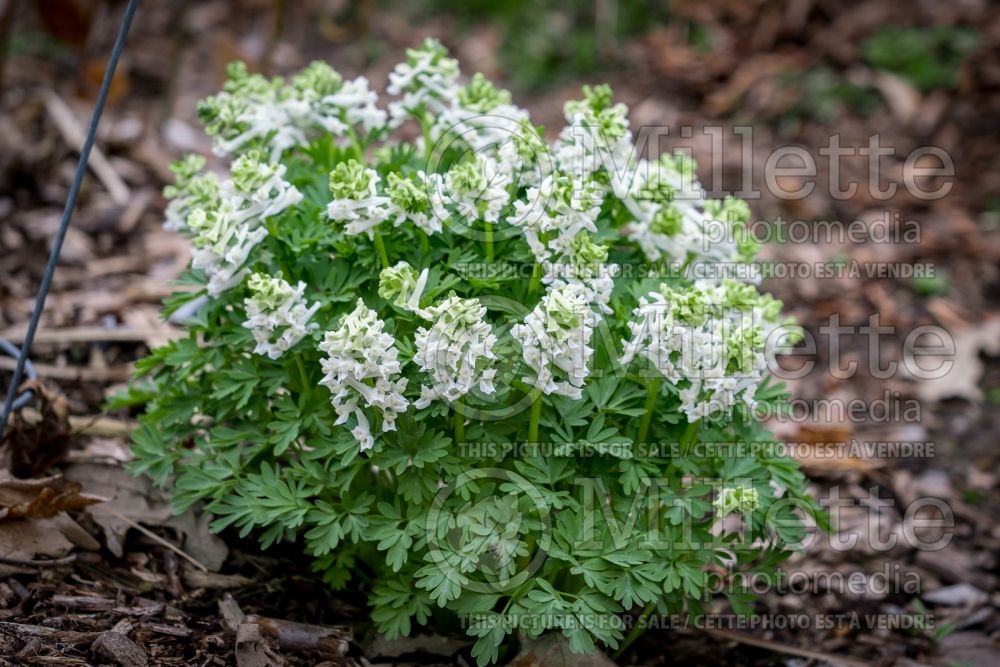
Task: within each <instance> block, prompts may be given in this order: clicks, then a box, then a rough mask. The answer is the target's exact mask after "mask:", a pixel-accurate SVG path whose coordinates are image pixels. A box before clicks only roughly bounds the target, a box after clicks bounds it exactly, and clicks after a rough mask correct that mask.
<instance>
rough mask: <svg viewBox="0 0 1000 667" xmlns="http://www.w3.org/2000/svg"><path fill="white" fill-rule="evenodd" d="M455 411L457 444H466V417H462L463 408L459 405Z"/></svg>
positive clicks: (456, 405)
mask: <svg viewBox="0 0 1000 667" xmlns="http://www.w3.org/2000/svg"><path fill="white" fill-rule="evenodd" d="M454 410H455V444H456V445H457V444H460V443H463V442H465V416H464V415H462V410H461V406H460V405H458V404H457V403H456V404H455V407H454Z"/></svg>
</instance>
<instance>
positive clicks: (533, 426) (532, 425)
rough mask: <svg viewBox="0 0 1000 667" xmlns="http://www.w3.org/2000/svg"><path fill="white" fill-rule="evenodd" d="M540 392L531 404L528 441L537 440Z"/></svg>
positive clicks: (540, 403)
mask: <svg viewBox="0 0 1000 667" xmlns="http://www.w3.org/2000/svg"><path fill="white" fill-rule="evenodd" d="M542 396H543V394H542V392H538V397H537V398H536V399H535V402H534V403H532V404H531V420H530V421H529V422H528V442H538V421H539V420H540V419H541V418H542Z"/></svg>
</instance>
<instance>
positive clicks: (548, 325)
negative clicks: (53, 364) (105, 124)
mask: <svg viewBox="0 0 1000 667" xmlns="http://www.w3.org/2000/svg"><path fill="white" fill-rule="evenodd" d="M389 93H390V94H391V95H395V96H397V97H396V99H395V100H393V101H392V102H390V103H389V105H388V111H383V110H382V109H381V108H380V107H379V106H378V103H377V99H376V95H375V93H374V92H372V91H371V90H370V89H369V86H368V83H367V81H365V80H364V79H363V78H357V79H354V80H353V81H345V80H344V79H343V77H341V76H340V75H339V74H338V73H336V72H335V71H333V70H332V69H331V68H330V67H328V66H327V65H325V64H322V63H314V64H312V65H310V66H309V67H308V68H306V69H305V70H304V71H303V72H301V73H299V74H298V75H296V76H294V77H293V78H292V79H291V80H290V81H287V82H286V81H283V80H281V79H266V78H264V77H261V76H259V75H256V74H251V73H249V72H248V71H247V70H246V68H245V67H243V66H242V65H239V64H238V65H234V66H232V67H231V68H230V70H229V80H228V81H227V83H226V85H225V87H224V90H223V92H221V93H219V94H218V95H216V96H214V97H211V98H209V99H207V100H205V101H204V102H203V103H202V104H201V105H200V106H199V114H200V116H201V118H202V119H203V120H204V122H205V124H206V131H207V132H208V134H209V135H211V137H212V139H213V141H214V146H215V150H216V153H217V154H218V155H219V156H222V157H225V158H227V159H228V165H229V167H228V173H227V172H226V171H225V170H224V171H223V172H221V173H218V174H217V173H216V172H214V171H205V170H204V166H205V160H204V159H203V158H199V157H188V158H185V159H184V160H182V161H180V162H179V163H177V164H176V165H175V167H174V171H175V174H176V176H177V179H176V183H175V184H174V185H172V186H170V187H169V188H168V189H167V191H166V195H167V197H168V199H169V200H170V203H169V206H168V209H167V222H168V226H169V227H170V228H172V229H176V230H178V231H179V232H180V233H182V234H184V235H185V236H187V237H188V238H189V239H190V241H191V245H192V256H193V258H192V264H191V268H190V270H189V271H188V272H187V273H186V274H185V276H184V278H183V280H182V283H183V285H184V288H185V289H183V290H181V291H179V292H178V293H176V294H175V295H174V296H173V297H172V298H171V299H170V300H169V301H168V303H167V307H166V313H167V314H168V315H176V316H180V313H181V312H184V313H186V318H187V319H186V325H187V329H186V331H187V333H186V334H185V335H184V336H183V337H181V338H180V339H178V340H175V341H173V342H171V343H169V344H167V345H165V346H163V347H160V348H158V349H156V350H154V351H153V352H152V353H151V354H150V356H149V357H148V358H147V359H145V360H143V361H142V362H140V363H139V365H138V366H139V372H140V375H142V376H144V377H146V378H148V381H147V382H146V383H145V384H143V383H137V384H136V385H135V386H133V388H132V389H131V392H130V394H129V396H128V397H127V398H124V399H122V400H121V401H119V404H120V405H123V404H128V403H129V402H132V403H145V404H146V407H145V413H144V414H143V416H142V417H141V422H142V424H143V426H142V428H141V429H139V430H138V431H137V433H136V435H135V443H134V452H135V455H136V460H135V464H134V469H135V470H136V471H140V472H147V473H149V474H150V475H152V476H153V478H154V479H155V480H156V481H157V482H158V483H160V484H169V485H172V488H173V492H174V498H175V503H176V506H177V508H178V509H184V508H186V507H188V506H190V505H192V504H193V503H196V502H200V501H204V502H205V503H206V504H207V507H208V509H209V510H210V511H211V512H212V513H214V514H215V516H216V517H217V518H216V520H215V523H214V524H213V527H214V528H215V529H216V530H222V529H224V528H226V527H228V526H233V527H235V528H236V529H238V530H239V531H240V533H241V534H242V535H247V534H250V533H251V532H253V533H255V534H257V535H258V536H259V538H260V540H261V543H262V544H263V545H264V546H265V547H266V546H268V545H271V544H273V543H275V542H278V541H282V540H286V541H287V540H297V541H299V542H301V543H302V544H303V545H304V547H305V549H306V551H307V552H308V553H309V554H310V556H312V557H313V558H314V559H315V567H316V569H317V570H318V571H320V572H322V573H323V575H324V577H325V578H326V580H327V581H328V582H329V583H330V584H331V585H332V586H335V587H344V586H348V585H351V586H356V587H358V588H359V589H361V590H364V591H365V592H367V594H368V596H369V599H370V602H371V604H372V608H373V609H372V618H373V619H374V620H375V622H376V623H377V625H378V627H379V629H380V630H381V631H382V632H384V633H386V634H387V635H388V636H390V637H395V636H398V635H405V634H408V633H410V632H411V631H412V630H413V629H414V625H421V624H426V623H428V622H429V620H430V618H431V614H432V610H433V609H435V608H440V609H442V610H444V612H445V613H444V614H435V618H437V619H438V622H447V618H448V615H449V614H450V615H451V617H452V618H453V620H454V622H455V623H456V625H457V624H458V622H459V618H458V617H461V619H462V620H463V621H464V627H465V628H466V629H467V631H468V632H469V633H470V634H472V635H473V636H475V637H477V641H476V643H475V647H474V649H473V654H474V655H475V657H476V659H477V660H478V662H479V663H480V664H485V663H488V662H491V661H495V660H497V659H498V657H499V651H500V647H501V646H502V645H503V643H504V639H505V637H507V636H508V635H511V634H513V633H515V632H517V633H520V635H521V636H534V635H538V634H540V633H542V632H544V631H546V630H557V631H560V632H562V633H564V634H565V635H566V636H567V637H568V638H569V641H570V646H571V647H572V649H573V650H574V651H582V652H586V651H590V650H592V649H593V648H594V645H595V642H596V643H600V644H603V645H605V646H607V647H611V648H614V647H618V646H621V645H622V644H623V643H626V644H627V642H628V641H631V639H632V638H633V637H634V635H630V637H629V638H623V632H622V628H623V624H622V623H621V621H620V615H621V614H622V613H623V612H626V611H628V610H631V609H632V608H633V607H637V606H643V607H645V612H646V613H651V612H652V611H655V610H659V611H660V612H664V613H667V612H670V613H676V612H680V611H688V612H692V613H697V612H698V611H699V610H700V609H701V608H702V604H703V603H704V602H705V601H706V599H707V597H708V596H709V595H710V591H709V589H708V585H707V583H708V576H709V573H710V572H716V573H718V572H727V573H729V574H731V575H733V576H732V577H726V578H724V580H725V581H727V582H736V581H737V578H736V576H735V573H737V572H756V571H764V572H766V571H770V570H771V569H773V568H774V566H775V564H776V563H777V562H778V561H780V560H781V558H782V557H784V555H785V554H786V553H787V547H788V545H789V543H793V542H794V541H795V540H796V539H797V538H798V537H799V536H801V534H802V532H803V530H804V517H803V515H804V514H811V513H812V512H813V506H812V505H811V504H810V503H809V502H808V501H807V500H806V497H805V484H804V480H803V477H802V475H801V474H800V473H799V471H798V469H797V467H796V465H795V463H794V462H793V461H791V460H789V459H787V458H785V457H783V456H782V455H780V453H779V450H777V449H776V448H773V447H763V446H758V447H749V448H743V449H738V450H735V451H736V453H735V454H733V453H730V451H729V450H725V449H719V448H712V447H708V448H706V447H694V445H695V444H697V443H699V442H701V443H726V442H741V443H758V442H762V443H769V442H771V436H770V435H769V434H768V432H767V431H766V429H764V428H763V427H762V426H761V425H760V424H759V423H758V422H757V421H756V419H755V418H754V409H755V408H759V407H761V406H764V407H767V408H769V409H770V408H773V407H774V406H775V405H776V404H778V403H780V402H781V400H782V398H783V394H782V392H781V391H780V389H778V388H776V387H774V386H772V385H771V384H769V383H768V381H767V379H766V368H767V364H766V354H767V353H768V352H769V350H771V349H772V348H774V347H775V346H776V344H777V343H778V342H780V338H781V334H782V332H783V331H785V323H784V322H783V321H782V320H781V317H780V309H781V304H780V303H779V302H776V301H774V300H773V299H771V298H770V297H769V296H766V295H762V294H760V293H759V292H758V291H757V289H756V287H755V286H754V285H753V284H749V283H743V282H737V281H735V280H730V279H727V278H726V277H725V274H724V273H720V274H718V276H717V277H714V278H711V279H701V280H697V281H695V280H691V279H689V277H688V276H689V275H692V273H690V272H689V271H690V270H691V269H693V268H695V267H700V268H701V270H700V271H698V272H697V273H696V274H697V275H702V276H713V275H715V274H714V273H713V272H712V271H710V270H709V271H706V270H705V268H706V267H708V268H709V269H711V268H713V267H715V268H725V267H737V268H745V267H746V266H747V263H748V262H749V261H750V260H751V259H752V257H753V254H754V252H755V251H756V248H755V247H754V246H753V244H752V243H749V242H747V241H746V239H747V238H748V235H746V234H745V233H743V231H744V228H745V226H746V225H747V222H748V220H747V219H748V216H749V209H748V208H747V207H746V205H745V204H743V203H742V202H739V201H738V200H733V199H726V200H721V201H716V200H711V199H707V198H706V197H705V195H704V193H703V191H702V189H701V187H700V186H699V184H698V182H697V180H696V177H695V165H694V163H693V161H692V160H691V159H690V158H685V157H683V156H676V155H664V156H661V157H659V158H658V159H656V160H653V161H647V160H642V159H639V158H638V157H637V156H636V151H635V150H634V146H633V144H632V135H631V131H630V128H629V123H628V117H627V109H626V108H625V106H624V105H622V104H617V103H614V102H613V101H612V98H611V91H610V89H608V88H607V87H605V86H598V87H596V88H585V89H584V96H583V99H581V100H578V101H574V102H570V103H568V104H567V105H566V121H567V125H566V127H565V128H564V129H563V130H562V131H561V132H559V133H558V136H557V138H556V140H555V141H554V143H552V144H551V145H548V144H546V142H545V141H544V140H543V134H542V132H541V130H540V129H539V128H536V127H535V126H533V125H532V124H531V121H530V116H529V114H528V112H527V111H526V110H524V109H521V108H518V107H516V106H514V105H513V104H512V103H511V96H510V94H509V93H507V92H506V91H502V90H499V89H497V88H496V87H495V86H493V84H491V83H490V82H489V81H488V80H487V79H485V77H483V76H482V75H476V76H474V77H472V79H471V80H469V81H468V82H467V83H464V84H463V83H462V79H461V75H460V72H459V69H458V65H457V63H456V62H455V60H453V59H451V58H450V57H449V56H448V54H447V52H446V51H445V49H444V48H443V47H442V46H441V45H440V44H439V43H437V42H434V41H428V42H427V43H426V44H425V45H424V46H423V47H422V48H420V49H415V50H412V51H410V52H409V54H408V57H407V61H406V62H405V63H403V64H401V65H399V66H398V67H397V68H396V70H395V71H393V72H392V74H391V75H390V86H389ZM404 125H409V126H412V129H411V128H402V126H404ZM414 129H415V130H416V131H413V130H414ZM403 136H418V137H419V138H417V139H416V140H415V141H412V142H410V141H406V140H404V139H402V138H401V137H403ZM720 225H721V228H722V229H723V230H724V231H725V232H726V234H723V235H721V236H722V237H723V238H722V240H720V238H719V237H720V235H719V234H718V233H712V234H711V242H709V241H708V239H709V237H710V236H709V232H710V231H711V232H717V231H718V229H719V228H718V226H720ZM737 273H738V274H742V273H743V272H737ZM785 332H786V333H787V331H785ZM525 443H530V446H525ZM733 512H739V513H740V518H741V519H742V520H741V521H739V520H737V521H733V520H732V518H731V517H730V518H729V519H727V520H726V521H725V522H723V521H722V519H723V518H724V517H725V516H726V515H729V514H731V513H733ZM725 592H726V594H727V595H728V596H729V599H730V600H731V601H732V603H733V605H734V606H735V607H737V609H738V610H740V611H746V610H747V608H748V601H749V600H750V599H751V598H748V596H747V594H746V593H745V592H744V591H742V590H741V589H739V588H738V587H736V584H735V583H733V584H732V585H731V586H730V588H728V589H727V590H726V591H725Z"/></svg>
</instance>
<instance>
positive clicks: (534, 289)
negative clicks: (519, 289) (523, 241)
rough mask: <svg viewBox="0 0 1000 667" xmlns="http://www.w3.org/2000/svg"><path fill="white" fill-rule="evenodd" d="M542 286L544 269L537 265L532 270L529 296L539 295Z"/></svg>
mask: <svg viewBox="0 0 1000 667" xmlns="http://www.w3.org/2000/svg"><path fill="white" fill-rule="evenodd" d="M541 286H542V267H541V265H540V264H535V265H534V266H533V267H532V268H531V282H530V283H528V296H529V297H530V296H534V295H535V294H538V290H539V289H540V288H541Z"/></svg>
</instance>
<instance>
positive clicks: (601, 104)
mask: <svg viewBox="0 0 1000 667" xmlns="http://www.w3.org/2000/svg"><path fill="white" fill-rule="evenodd" d="M612 96H613V93H612V91H611V87H610V86H608V85H600V86H594V87H593V88H591V87H590V86H584V87H583V99H582V100H570V101H569V102H566V104H565V106H564V107H563V110H564V112H565V114H566V119H567V120H570V121H572V122H576V123H578V124H582V125H584V126H585V127H589V128H592V129H593V130H594V131H595V132H596V135H597V139H598V140H600V141H602V142H606V143H608V144H611V143H614V142H616V141H618V140H619V139H622V138H623V137H624V136H625V134H626V133H627V132H628V107H626V106H625V105H624V104H621V103H618V104H612Z"/></svg>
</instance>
